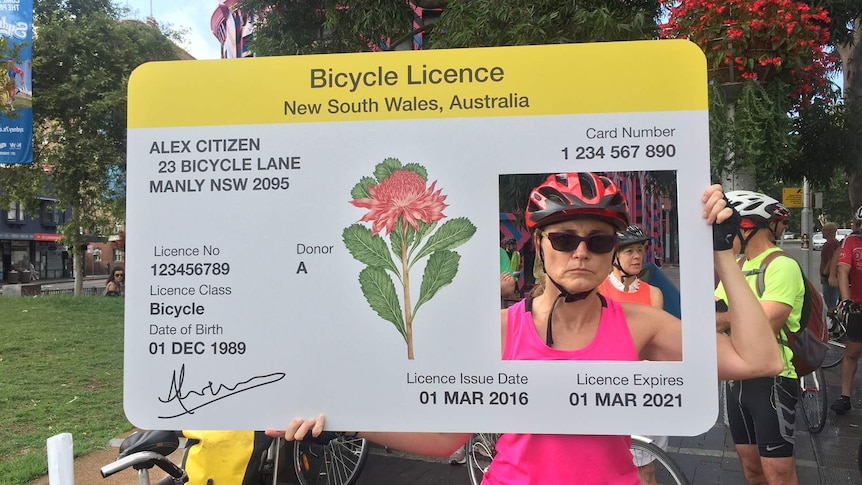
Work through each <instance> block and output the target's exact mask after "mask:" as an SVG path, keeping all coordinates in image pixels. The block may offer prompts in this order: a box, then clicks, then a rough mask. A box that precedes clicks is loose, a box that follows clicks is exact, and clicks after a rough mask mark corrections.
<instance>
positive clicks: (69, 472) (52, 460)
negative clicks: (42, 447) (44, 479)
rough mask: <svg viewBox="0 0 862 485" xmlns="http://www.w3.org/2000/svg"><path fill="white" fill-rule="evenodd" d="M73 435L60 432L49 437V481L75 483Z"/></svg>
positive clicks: (64, 484)
mask: <svg viewBox="0 0 862 485" xmlns="http://www.w3.org/2000/svg"><path fill="white" fill-rule="evenodd" d="M73 456H74V455H73V453H72V435H71V434H70V433H60V434H58V435H54V436H52V437H50V438H48V483H49V484H50V485H75V466H74V464H73Z"/></svg>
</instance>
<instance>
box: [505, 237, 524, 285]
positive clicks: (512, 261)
mask: <svg viewBox="0 0 862 485" xmlns="http://www.w3.org/2000/svg"><path fill="white" fill-rule="evenodd" d="M503 249H505V250H506V254H508V255H509V267H510V268H511V270H512V275H513V276H514V275H519V274H521V271H523V269H524V266H523V264H524V261H523V260H522V259H521V253H520V251H518V243H517V242H516V241H515V238H513V237H507V238H506V239H503Z"/></svg>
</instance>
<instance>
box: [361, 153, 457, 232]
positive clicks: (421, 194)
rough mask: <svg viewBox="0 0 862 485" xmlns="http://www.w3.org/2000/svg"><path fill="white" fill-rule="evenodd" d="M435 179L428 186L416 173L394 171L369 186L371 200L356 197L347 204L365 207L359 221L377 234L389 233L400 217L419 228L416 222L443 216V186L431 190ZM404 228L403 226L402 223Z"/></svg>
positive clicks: (436, 219) (429, 221) (430, 220)
mask: <svg viewBox="0 0 862 485" xmlns="http://www.w3.org/2000/svg"><path fill="white" fill-rule="evenodd" d="M436 184H437V182H436V181H434V182H433V183H432V184H431V187H427V188H426V186H425V180H423V179H422V177H420V176H419V175H418V174H417V173H416V172H413V171H410V170H403V169H402V170H395V171H394V172H392V173H391V174H389V176H388V177H386V178H385V179H383V180H382V181H381V182H380V185H372V186H371V187H369V188H368V192H369V193H370V194H371V198H370V199H356V200H353V201H351V202H350V203H351V204H353V205H354V206H356V207H363V208H366V209H368V213H367V214H365V215H364V216H363V217H362V219H360V221H362V222H371V223H372V225H371V232H372V233H373V234H377V233H379V232H380V231H386V234H389V233H391V232H392V230H393V229H394V228H395V224H396V223H397V222H398V220H399V219H400V218H402V217H403V218H404V222H405V224H410V226H412V227H413V229H415V230H418V229H419V226H418V223H417V221H422V222H425V223H431V222H435V221H439V220H441V219H443V218H444V217H445V216H444V215H443V209H445V208H446V207H448V206H447V204H444V203H443V201H445V200H446V196H445V195H442V194H441V192H442V189H441V190H437V191H436V192H435V191H434V186H435V185H436ZM405 227H406V226H405Z"/></svg>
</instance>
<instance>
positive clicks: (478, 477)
mask: <svg viewBox="0 0 862 485" xmlns="http://www.w3.org/2000/svg"><path fill="white" fill-rule="evenodd" d="M499 437H500V435H499V434H497V433H476V434H474V435H473V436H471V437H470V441H468V442H467V473H468V474H469V475H470V483H471V484H472V485H480V484H481V483H482V477H483V476H485V472H486V471H488V467H489V466H491V461H492V460H493V459H494V455H496V454H497V438H499Z"/></svg>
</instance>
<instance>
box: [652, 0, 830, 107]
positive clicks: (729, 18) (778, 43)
mask: <svg viewBox="0 0 862 485" xmlns="http://www.w3.org/2000/svg"><path fill="white" fill-rule="evenodd" d="M660 1H661V3H662V4H663V5H664V6H665V7H668V8H669V12H670V14H669V18H668V21H667V24H666V25H667V28H665V29H662V31H661V36H662V37H664V38H687V39H689V40H691V41H693V42H695V43H696V44H698V45H699V46H700V47H701V48H702V49H703V51H704V53H705V54H706V57H707V61H708V63H709V66H710V67H711V68H713V69H715V71H713V73H714V74H713V75H714V76H718V77H721V76H727V73H728V70H727V69H718V68H719V67H720V66H722V65H728V64H729V63H730V62H729V61H730V59H733V64H734V65H735V66H736V69H735V71H738V73H739V74H738V77H739V78H741V79H756V80H758V81H764V82H765V81H768V80H769V79H773V78H777V79H780V80H781V81H783V82H785V83H787V84H788V85H790V87H791V90H792V91H793V92H794V96H797V97H798V99H797V101H799V102H800V103H805V102H807V100H808V99H810V97H811V96H813V95H815V94H816V93H815V92H814V91H816V89H815V88H814V87H816V86H826V85H828V83H827V82H826V79H828V76H829V75H830V73H831V72H832V71H834V70H835V68H836V65H837V57H836V55H835V53H834V52H832V51H830V52H827V51H826V49H827V48H828V47H827V45H828V42H829V29H828V25H829V23H830V22H831V19H830V17H829V13H828V12H827V11H826V10H824V9H823V8H822V7H810V6H809V5H808V4H806V3H805V2H803V1H800V0H754V1H751V0H723V1H721V2H719V1H717V0H660ZM718 46H720V47H718ZM731 80H732V79H731ZM727 81H728V80H727V79H725V80H717V82H727Z"/></svg>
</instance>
